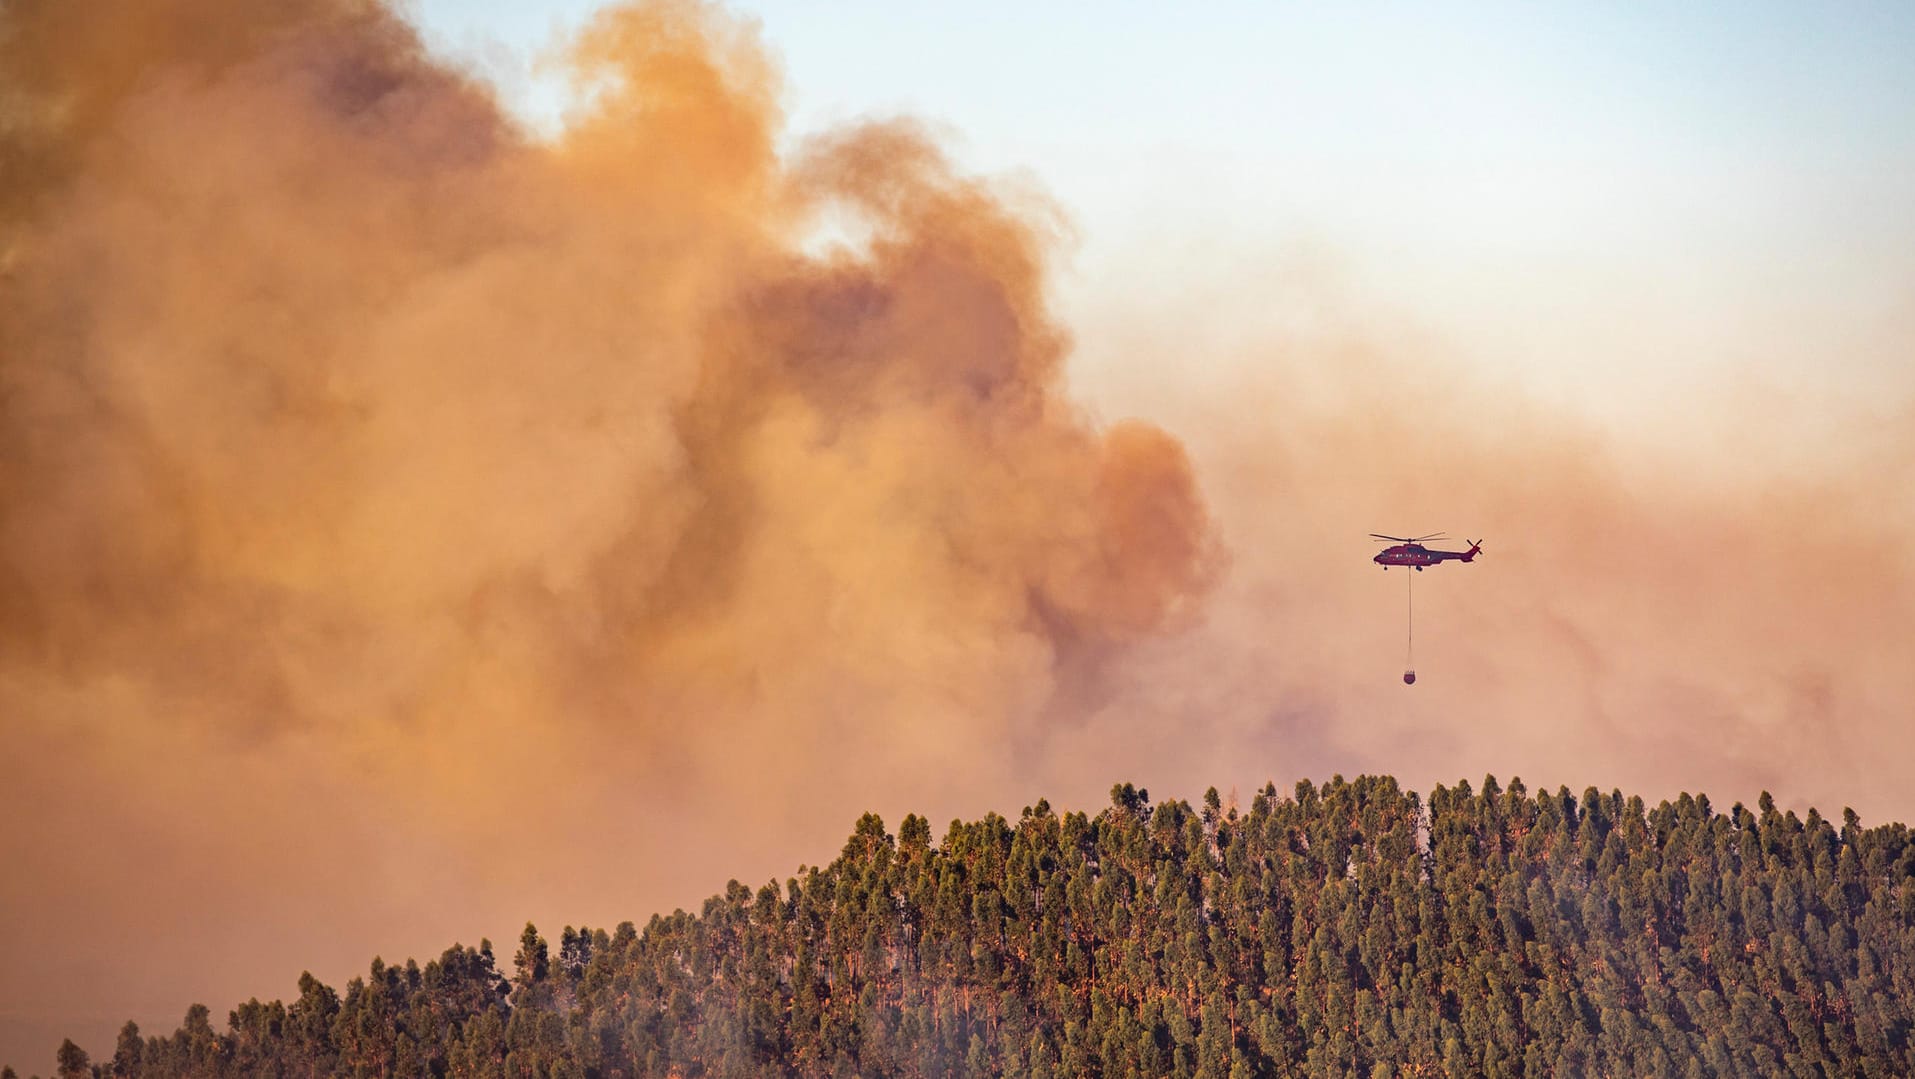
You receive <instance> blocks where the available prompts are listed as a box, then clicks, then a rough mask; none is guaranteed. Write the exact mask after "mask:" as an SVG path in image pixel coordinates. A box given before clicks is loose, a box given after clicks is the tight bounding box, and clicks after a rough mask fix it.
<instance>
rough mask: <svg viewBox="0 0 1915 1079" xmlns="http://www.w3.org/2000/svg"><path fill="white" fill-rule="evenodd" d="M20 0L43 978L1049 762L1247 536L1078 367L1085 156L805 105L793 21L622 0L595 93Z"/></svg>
mask: <svg viewBox="0 0 1915 1079" xmlns="http://www.w3.org/2000/svg"><path fill="white" fill-rule="evenodd" d="M4 15H5V19H6V23H5V25H4V29H0V41H4V43H5V44H4V48H5V50H6V51H5V53H4V55H0V72H4V73H5V74H4V79H5V83H4V85H3V86H0V95H3V96H0V101H3V102H4V107H5V109H6V113H5V124H6V127H5V128H4V134H5V142H4V146H3V150H4V154H5V157H4V163H5V167H6V170H7V171H6V173H5V183H4V186H0V200H4V201H0V221H3V222H4V228H5V232H4V234H3V236H4V249H3V250H0V257H3V258H4V274H5V288H4V291H0V305H4V306H0V341H3V342H4V352H0V553H3V554H4V562H3V563H0V565H3V566H4V569H3V570H0V599H3V600H4V602H3V603H0V714H4V715H5V716H6V720H5V727H4V730H3V731H0V739H4V746H3V747H0V756H3V757H4V758H5V759H6V761H7V762H8V763H7V764H6V765H5V766H4V769H3V770H0V771H3V772H4V774H3V775H0V792H3V793H0V798H4V799H5V805H4V812H5V816H6V819H7V820H8V821H9V822H10V823H9V825H8V826H7V829H6V838H5V844H4V854H5V858H4V860H5V862H6V863H7V864H8V865H9V866H10V867H12V868H11V869H10V870H9V873H8V878H9V879H8V880H7V882H6V884H5V885H0V888H3V889H4V898H5V903H6V909H7V911H8V917H7V918H6V919H5V922H6V927H5V929H4V930H0V932H4V933H5V934H6V937H7V939H6V940H5V942H4V946H5V949H6V951H7V952H8V954H9V961H8V962H7V963H6V964H5V970H6V972H7V973H6V975H5V984H4V986H0V996H3V997H4V1000H0V1012H4V1013H6V1014H7V1015H8V1016H9V1017H10V1018H11V1019H12V1021H13V1022H14V1023H15V1024H16V1025H17V1024H20V1023H23V1022H31V1021H32V1020H33V1019H34V1017H35V1016H38V1015H41V1014H42V1013H44V1014H45V1015H46V1016H47V1017H48V1021H49V1022H52V1021H54V1020H57V1019H59V1018H61V1017H63V1016H68V1015H70V1014H72V1012H73V1010H74V1009H76V1008H78V1007H81V1006H85V1007H86V1008H88V1009H96V1010H97V1011H98V1012H100V1013H104V1014H103V1015H102V1016H101V1017H100V1019H99V1020H89V1026H90V1027H91V1028H92V1032H93V1033H97V1032H98V1023H99V1021H104V1017H105V1016H106V1015H110V1014H112V1013H113V1012H114V1011H118V1012H120V1013H123V1014H140V1015H150V1014H152V1011H153V1010H154V1009H156V1008H157V1007H158V1004H157V1003H152V1002H160V1001H167V1000H168V998H170V997H174V996H175V994H177V993H178V992H179V990H180V988H185V989H187V990H189V991H191V992H194V993H196V994H197V993H201V992H204V993H205V995H207V996H208V997H209V999H211V1000H213V1001H214V1002H215V1003H223V1002H225V1001H226V999H227V998H229V997H232V996H233V995H234V992H235V990H236V989H238V988H239V986H237V985H234V984H233V983H232V978H231V977H230V975H231V974H232V972H233V971H234V970H245V971H247V972H248V973H249V974H252V973H254V972H255V971H258V972H264V971H266V970H267V969H268V968H267V964H268V963H270V964H272V965H273V966H274V967H276V968H277V969H276V970H273V971H272V976H273V977H275V978H282V977H283V976H291V975H294V974H296V973H297V968H298V967H299V966H301V965H317V966H319V967H320V968H322V969H323V968H328V967H330V968H333V969H332V970H331V971H330V974H331V976H332V977H335V978H336V977H338V976H339V975H340V974H341V973H342V972H343V971H344V970H346V969H350V968H351V967H355V966H357V965H358V964H359V963H360V962H362V961H363V960H364V958H365V955H366V953H367V952H368V951H369V950H370V949H372V948H377V947H380V946H381V945H380V943H379V942H380V941H381V940H382V939H383V940H387V941H389V942H390V941H394V940H395V939H396V941H397V943H396V944H395V945H394V946H396V947H403V948H405V949H409V950H421V948H422V947H430V946H431V945H430V944H429V943H428V942H430V941H433V940H435V939H439V938H446V937H447V936H448V935H450V934H458V933H465V934H466V935H467V936H469V937H475V936H477V935H478V933H480V932H486V931H490V932H494V933H502V932H505V931H507V930H509V929H510V928H511V926H512V925H513V924H515V922H514V919H517V918H522V917H524V916H526V915H527V914H532V913H536V912H537V910H538V909H539V908H540V907H542V906H544V905H547V904H550V903H556V902H557V901H558V900H560V899H564V900H566V901H568V902H571V903H572V904H573V905H574V907H577V906H580V904H578V902H577V897H578V896H580V895H595V896H597V897H599V898H597V899H594V900H591V901H590V902H589V903H588V904H584V905H583V907H584V911H585V912H587V913H592V914H594V915H595V916H599V917H601V918H605V919H609V918H612V917H619V916H635V917H637V916H643V914H644V913H645V912H646V910H648V909H650V907H651V906H654V905H657V904H659V903H675V902H689V901H691V900H693V899H695V898H696V897H697V895H698V894H700V893H702V892H703V891H705V890H706V889H708V888H709V887H710V886H711V883H712V881H714V880H717V881H719V882H722V880H723V879H724V877H725V876H726V875H729V874H730V873H733V872H740V871H743V870H745V869H752V870H762V871H764V872H767V873H769V872H771V871H775V870H781V869H784V870H788V869H789V868H790V867H791V865H792V864H794V860H795V859H796V858H798V857H800V856H802V852H803V851H808V850H810V849H812V848H811V846H810V844H809V843H808V842H807V843H802V844H801V843H795V842H794V840H795V839H798V838H800V837H802V838H804V839H805V840H807V841H808V840H812V839H815V838H816V837H817V836H819V835H831V834H832V833H835V832H836V830H837V829H838V828H839V827H840V826H841V824H842V822H843V821H845V820H848V819H852V815H854V814H855V813H856V812H857V811H858V810H859V809H860V808H862V807H863V806H865V805H867V804H870V803H872V802H874V801H880V802H882V801H897V800H901V799H904V798H906V797H916V798H919V799H921V800H925V801H926V802H928V803H929V804H944V805H949V804H952V802H953V799H955V798H956V797H958V796H960V795H962V796H964V797H973V796H974V792H977V791H980V790H983V791H988V792H1002V791H1003V790H1004V789H1005V788H1004V786H1003V785H1002V783H1001V782H1000V781H999V780H996V779H987V780H984V781H980V779H979V775H980V774H983V775H986V776H1004V775H1009V774H1013V773H1015V772H1016V771H1017V770H1018V769H1017V767H1016V765H1017V759H1018V751H1019V748H1020V746H1022V745H1024V744H1026V743H1027V742H1028V740H1029V739H1030V738H1031V737H1032V734H1031V732H1032V731H1033V729H1035V728H1038V727H1041V726H1042V725H1044V724H1046V723H1050V722H1054V721H1056V720H1057V718H1058V717H1059V716H1063V715H1068V714H1071V713H1072V712H1074V711H1075V710H1077V709H1078V708H1079V705H1078V704H1077V703H1076V702H1078V701H1080V700H1088V699H1091V698H1092V697H1094V696H1095V694H1096V692H1097V687H1098V686H1099V685H1100V683H1101V682H1102V680H1103V679H1102V675H1101V673H1100V672H1101V671H1103V670H1104V669H1105V668H1106V667H1107V666H1108V664H1109V663H1110V662H1111V660H1112V659H1113V658H1114V657H1117V656H1120V655H1122V654H1123V653H1124V652H1125V651H1126V650H1127V649H1129V648H1131V647H1132V646H1134V645H1135V644H1136V643H1137V642H1139V641H1142V640H1145V639H1148V638H1150V637H1151V636H1152V635H1154V634H1158V633H1160V632H1162V631H1165V630H1166V629H1169V628H1172V627H1175V626H1177V625H1179V624H1181V623H1183V622H1186V621H1187V620H1188V619H1189V617H1190V615H1191V613H1192V612H1193V610H1194V609H1195V604H1196V603H1197V602H1198V601H1199V599H1200V598H1201V597H1202V595H1203V594H1204V593H1205V591H1206V589H1207V588H1208V586H1209V584H1210V582H1211V581H1212V579H1213V578H1214V575H1215V570H1216V567H1217V565H1218V555H1217V543H1216V539H1215V537H1214V536H1213V534H1212V530H1211V526H1210V523H1209V520H1208V515H1207V511H1206V508H1205V505H1204V502H1203V499H1202V498H1201V496H1200V495H1199V493H1198V488H1197V484H1196V481H1195V479H1194V477H1193V474H1192V471H1191V468H1190V466H1189V463H1188V461H1187V460H1186V458H1185V455H1184V452H1183V450H1182V449H1181V447H1180V446H1179V445H1178V443H1177V442H1176V441H1174V440H1173V439H1171V438H1170V437H1169V436H1167V435H1165V434H1164V433H1162V432H1161V431H1159V430H1157V429H1155V428H1153V427H1150V426H1147V425H1144V424H1140V423H1134V422H1130V423H1120V424H1117V425H1115V426H1111V427H1108V428H1102V429H1100V428H1099V427H1098V426H1096V425H1093V424H1092V423H1091V422H1090V421H1089V420H1088V419H1087V417H1085V416H1084V415H1082V414H1080V412H1079V410H1078V409H1077V408H1076V407H1075V406H1074V405H1073V404H1072V403H1071V402H1070V401H1069V400H1068V399H1067V398H1066V397H1065V396H1064V395H1063V393H1062V392H1061V387H1060V374H1061V370H1060V368H1061V362H1062V359H1063V357H1064V355H1065V352H1066V347H1067V339H1066V335H1065V334H1064V332H1063V330H1062V329H1061V328H1060V327H1059V326H1058V325H1057V324H1056V323H1055V321H1054V319H1053V317H1052V315H1051V314H1050V312H1049V311H1048V310H1047V307H1046V297H1045V274H1046V268H1045V266H1046V260H1047V259H1048V258H1049V257H1050V254H1051V249H1052V247H1053V246H1054V243H1055V240H1054V235H1053V234H1054V232H1055V222H1054V217H1055V215H1054V212H1053V211H1052V210H1051V209H1050V208H1049V207H1047V206H1045V205H1043V204H1042V203H1041V202H1039V201H1037V200H1034V199H1031V198H1028V197H1024V196H1018V195H1015V194H1010V193H1004V194H1001V193H999V192H997V191H995V190H993V189H992V188H991V187H990V186H989V185H986V184H984V183H980V182H977V181H974V180H971V179H968V178H965V177H963V176H960V175H958V174H956V173H954V172H953V170H952V169H951V167H950V166H949V165H948V164H947V163H946V161H945V160H944V159H943V158H942V157H941V156H940V154H939V152H938V150H937V149H936V147H935V146H933V145H932V144H931V143H930V142H928V141H927V140H926V139H925V138H924V137H923V136H922V135H921V134H919V133H918V132H917V131H916V130H914V129H913V128H912V127H911V126H909V125H908V124H902V123H898V124H887V125H875V126H868V127H862V128H858V129H854V130H848V131H841V132H837V133H834V134H831V135H829V136H828V137H822V138H819V139H816V140H814V141H812V142H810V143H807V144H805V145H804V147H803V148H802V149H801V150H800V151H799V152H798V153H797V154H796V155H795V156H792V157H790V158H789V159H786V158H781V157H780V156H779V155H778V154H777V153H775V152H774V143H775V142H776V140H777V139H778V138H779V136H780V134H781V130H780V115H779V112H778V85H777V75H776V71H775V69H774V68H773V66H772V64H771V63H770V61H769V60H768V59H767V54H766V52H765V50H764V49H763V48H762V46H761V45H760V44H759V43H758V42H757V41H756V40H755V38H754V36H753V32H752V30H751V29H750V28H749V27H747V26H744V25H740V24H737V23H734V22H732V21H730V20H728V19H727V18H725V17H724V16H722V15H719V14H716V13H713V12H709V11H705V10H703V9H700V8H698V7H695V6H692V5H688V4H672V3H664V4H651V5H644V6H639V7H635V8H630V9H625V10H619V11H614V12H611V13H608V14H606V15H604V16H603V17H601V18H600V19H599V20H598V21H597V22H596V23H595V24H594V25H593V26H592V27H591V28H590V29H589V31H588V32H587V33H586V34H585V35H583V37H582V38H581V40H580V43H579V45H578V46H577V48H576V51H575V53H574V55H573V63H574V67H575V71H576V75H577V77H578V79H579V80H580V82H581V85H583V86H585V87H587V88H588V89H589V91H590V93H589V95H588V96H589V98H590V100H591V101H592V105H591V107H590V111H589V113H588V114H586V115H583V116H580V117H578V118H576V120H575V122H574V123H572V124H571V125H570V126H569V128H568V130H567V131H566V133H565V134H564V136H563V137H562V138H560V139H559V140H557V141H556V142H546V141H537V140H534V139H532V138H529V137H528V136H527V135H525V134H524V133H522V132H521V131H519V130H517V129H516V128H515V127H514V126H513V125H512V123H510V122H509V121H508V120H507V119H506V118H505V117H504V116H503V115H502V113H501V111H500V109H499V107H498V105H497V104H496V103H495V102H494V101H493V100H492V99H491V97H490V96H489V94H488V92H487V90H486V89H485V88H484V87H482V86H478V85H475V84H473V83H471V82H470V81H468V80H467V79H465V78H462V77H461V76H459V75H458V74H456V73H454V72H451V71H449V70H446V69H445V68H443V67H441V66H437V65H436V64H435V63H434V62H433V61H431V60H429V59H428V58H427V57H425V56H424V54H423V53H422V50H421V48H420V45H419V43H418V41H417V40H416V38H415V36H414V34H413V32H412V31H411V30H410V29H409V28H408V27H406V26H405V25H404V24H403V23H401V22H399V21H398V20H396V19H395V18H394V17H393V16H392V15H391V14H389V13H388V12H386V11H385V10H383V9H382V8H380V7H378V6H376V5H369V4H364V3H348V2H340V3H322V2H310V3H301V4H272V5H264V6H260V5H232V4H228V3H202V2H185V3H168V4H162V5H149V4H131V3H129V4H100V5H77V6H76V5H70V4H60V3H22V4H10V5H8V6H7V7H6V8H5V9H4ZM847 224H848V225H849V228H847V227H846V226H847ZM826 225H833V226H835V227H837V228H838V229H839V231H840V232H841V233H842V232H853V233H855V234H856V235H857V236H858V237H859V239H858V241H857V242H856V243H855V244H851V243H840V244H838V245H836V246H832V245H830V244H827V243H825V242H823V241H822V240H821V239H820V237H821V236H822V235H824V234H826V233H827V232H829V230H828V229H826V228H825V226H826ZM821 849H822V848H821ZM19 870H25V872H19ZM661 882H664V883H661ZM76 893H78V894H76ZM455 897H456V898H455ZM420 903H426V904H429V905H430V908H429V909H425V910H422V909H418V908H417V907H416V906H415V904H420ZM448 908H450V909H448ZM515 908H516V909H515ZM434 910H436V913H433V911H434ZM327 912H330V913H327ZM565 913H566V914H568V915H571V914H573V913H574V911H573V910H567V911H566V912H565ZM309 918H317V919H319V920H320V921H321V922H322V923H329V924H325V925H324V927H323V928H319V929H314V928H313V927H312V925H311V923H310V922H307V921H306V919H309ZM433 922H438V923H439V924H438V925H436V926H433V925H431V923H433ZM269 926H270V927H272V928H270V929H269V928H268V927H269ZM392 926H401V927H404V929H405V931H404V932H400V933H396V934H395V933H393V932H391V930H390V928H389V927H392ZM222 927H223V928H222ZM96 934H103V936H102V937H94V935H96ZM87 938H93V939H97V940H99V941H100V945H99V951H101V952H104V953H107V954H104V955H98V956H97V961H86V960H83V959H82V958H81V957H82V956H91V955H95V946H94V945H86V944H77V943H76V941H77V940H81V939H87ZM353 938H357V939H353ZM248 951H252V952H253V953H254V956H255V959H254V960H250V961H243V962H242V961H239V960H236V959H235V958H233V957H234V956H235V955H236V954H244V953H246V952H248ZM209 954H210V955H216V956H218V958H215V959H212V960H210V961H209V960H208V959H206V958H205V957H206V956H207V955H209ZM215 975H217V976H215ZM169 980H170V981H172V982H173V983H174V985H172V986H168V985H167V984H166V983H167V981H169ZM181 983H183V985H182V984H181ZM276 988H277V983H276V982H275V983H271V984H263V985H260V986H258V990H257V991H259V992H262V993H270V992H274V991H275V990H276ZM248 991H252V990H250V989H249V990H248ZM150 1003H151V1006H150V1007H149V1004H150ZM176 1003H177V1001H173V1002H168V1003H167V1004H166V1005H165V1011H164V1012H162V1013H161V1014H165V1015H169V1016H170V1014H171V1013H172V1012H174V1011H176V1010H177V1007H176ZM36 1033H43V1032H40V1031H37V1030H36Z"/></svg>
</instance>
